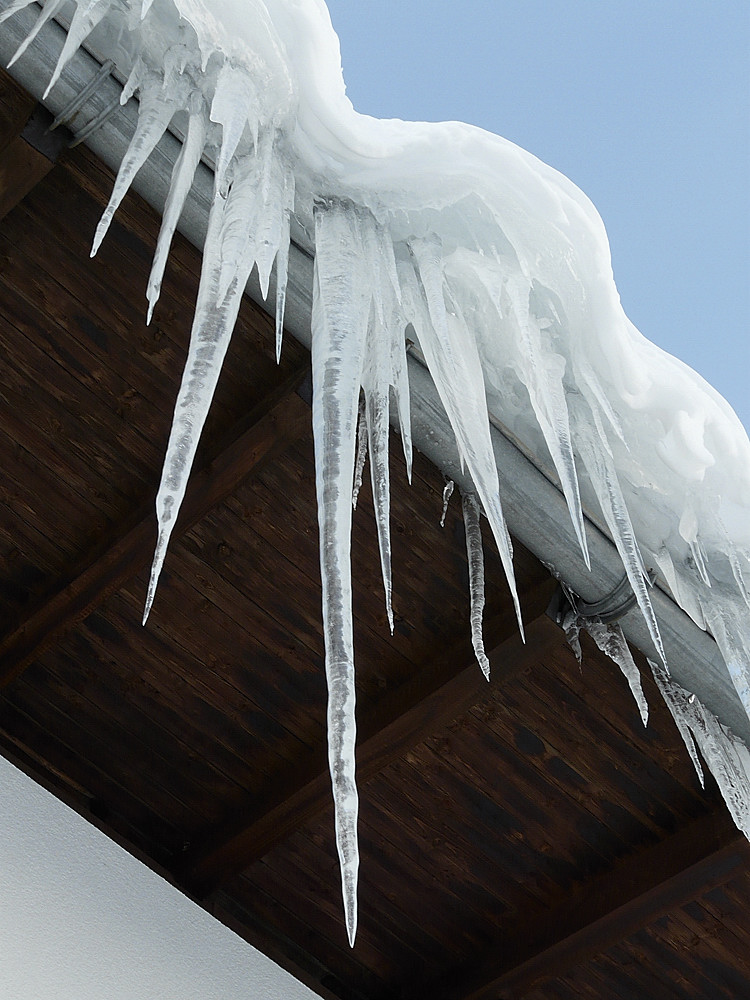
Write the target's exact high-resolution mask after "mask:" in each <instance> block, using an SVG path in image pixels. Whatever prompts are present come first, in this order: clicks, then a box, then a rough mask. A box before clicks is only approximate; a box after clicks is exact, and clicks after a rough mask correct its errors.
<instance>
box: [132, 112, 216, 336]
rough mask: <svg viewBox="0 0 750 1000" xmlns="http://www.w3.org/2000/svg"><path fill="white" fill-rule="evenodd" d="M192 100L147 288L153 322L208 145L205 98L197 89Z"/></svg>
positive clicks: (147, 321) (149, 313)
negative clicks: (175, 240)
mask: <svg viewBox="0 0 750 1000" xmlns="http://www.w3.org/2000/svg"><path fill="white" fill-rule="evenodd" d="M191 102H192V104H193V108H192V110H191V112H190V118H189V119H188V126H187V133H186V135H185V141H184V143H183V145H182V149H181V150H180V155H179V156H178V157H177V161H176V163H175V165H174V169H173V171H172V179H171V181H170V184H169V194H168V196H167V203H166V205H165V207H164V215H163V218H162V223H161V228H160V230H159V239H158V240H157V243H156V251H155V252H154V260H153V263H152V265H151V274H150V275H149V279H148V290H147V292H146V297H147V299H148V316H147V318H146V323H150V322H151V317H152V316H153V314H154V306H155V305H156V303H157V302H158V300H159V294H160V292H161V283H162V279H163V277H164V269H165V267H166V264H167V257H168V256H169V250H170V247H171V246H172V238H173V236H174V234H175V230H176V229H177V223H178V221H179V218H180V215H181V214H182V209H183V207H184V205H185V199H186V198H187V195H188V192H189V191H190V188H191V186H192V183H193V178H194V177H195V171H196V169H197V167H198V164H199V163H200V159H201V156H202V154H203V150H204V148H205V145H206V135H207V129H208V115H207V109H206V106H205V102H204V101H203V98H202V97H200V96H199V95H198V94H197V93H195V94H194V95H193V96H192V97H191Z"/></svg>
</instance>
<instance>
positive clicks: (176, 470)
mask: <svg viewBox="0 0 750 1000" xmlns="http://www.w3.org/2000/svg"><path fill="white" fill-rule="evenodd" d="M241 166H242V165H241ZM255 180H256V177H255V174H254V172H253V170H252V169H250V167H247V169H245V170H244V171H240V175H239V176H238V178H236V180H235V183H234V184H233V186H232V188H231V190H230V192H229V196H228V198H227V200H226V201H225V200H224V199H223V198H221V197H220V196H219V194H218V192H215V195H214V200H213V204H212V205H211V211H210V213H209V217H208V232H207V234H206V242H205V245H204V249H203V263H202V266H201V278H200V285H199V289H198V301H197V303H196V307H195V316H194V318H193V327H192V330H191V333H190V350H189V352H188V358H187V362H186V364H185V371H184V374H183V376H182V384H181V385H180V390H179V394H178V397H177V402H176V404H175V413H174V419H173V422H172V430H171V432H170V437H169V443H168V445H167V454H166V457H165V459H164V470H163V472H162V478H161V484H160V486H159V492H158V494H157V498H156V510H157V519H158V524H159V534H158V540H157V544H156V551H155V553H154V561H153V565H152V568H151V579H150V582H149V589H148V595H147V598H146V607H145V611H144V615H143V621H144V624H145V622H146V620H147V618H148V615H149V611H150V609H151V605H152V604H153V600H154V595H155V594H156V587H157V584H158V580H159V574H160V573H161V568H162V565H163V562H164V556H165V555H166V550H167V545H168V542H169V537H170V535H171V533H172V529H173V527H174V523H175V520H176V518H177V513H178V511H179V508H180V504H181V503H182V498H183V497H184V495H185V489H186V486H187V480H188V476H189V474H190V469H191V467H192V464H193V459H194V458H195V452H196V450H197V448H198V441H199V439H200V435H201V431H202V430H203V424H204V423H205V420H206V416H207V414H208V410H209V407H210V405H211V400H212V399H213V395H214V392H215V390H216V385H217V382H218V379H219V374H220V372H221V366H222V364H223V361H224V357H225V355H226V352H227V348H228V347H229V341H230V339H231V336H232V330H233V329H234V324H235V321H236V319H237V313H238V312H239V308H240V303H241V301H242V293H243V291H244V289H245V285H246V283H247V279H248V277H249V275H250V270H251V269H252V266H253V261H252V259H248V255H247V254H246V253H244V252H243V251H244V248H243V246H242V245H241V242H238V241H237V240H236V239H234V236H235V231H234V228H233V224H234V223H235V222H236V212H237V205H238V204H242V205H246V204H247V203H248V196H249V194H252V192H253V191H254V190H255ZM227 275H229V280H228V281H227Z"/></svg>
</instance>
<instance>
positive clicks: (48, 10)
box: [0, 0, 65, 68]
mask: <svg viewBox="0 0 750 1000" xmlns="http://www.w3.org/2000/svg"><path fill="white" fill-rule="evenodd" d="M33 2H34V0H16V2H15V3H12V4H11V5H10V7H7V8H6V9H5V10H4V11H3V12H2V14H0V24H2V23H3V21H5V20H6V19H7V18H9V17H10V16H11V14H15V13H16V12H17V11H19V10H23V9H24V8H25V7H28V6H30V5H31V4H32V3H33ZM64 3H65V0H45V3H44V7H43V8H42V10H41V11H40V12H39V16H38V17H37V19H36V24H35V25H34V27H33V28H32V29H31V31H30V32H29V33H28V35H27V36H26V38H24V40H23V41H22V42H21V44H20V45H19V46H18V48H17V49H16V52H15V55H14V56H13V58H12V59H11V60H10V62H9V63H8V67H9V68H10V67H11V66H12V65H13V63H14V62H16V60H18V59H20V58H21V56H22V55H23V54H24V52H25V51H26V49H27V48H28V47H29V45H31V43H32V42H33V41H34V39H35V38H36V36H37V35H38V34H39V32H40V31H41V30H42V28H43V27H44V25H45V24H46V23H47V22H48V21H49V20H51V19H52V18H53V17H54V16H55V14H57V12H58V11H59V10H60V8H61V7H62V6H63V5H64Z"/></svg>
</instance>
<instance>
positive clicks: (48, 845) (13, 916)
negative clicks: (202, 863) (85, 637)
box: [0, 758, 316, 1000]
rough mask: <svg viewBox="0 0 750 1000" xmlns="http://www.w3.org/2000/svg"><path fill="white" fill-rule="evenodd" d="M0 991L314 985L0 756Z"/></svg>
mask: <svg viewBox="0 0 750 1000" xmlns="http://www.w3.org/2000/svg"><path fill="white" fill-rule="evenodd" d="M0 997H3V998H4V1000H94V998H96V1000H152V998H153V1000H245V998H247V1000H314V998H315V997H316V994H314V993H312V992H311V991H310V990H308V989H307V988H306V987H305V986H303V985H302V984H301V983H299V982H298V981H297V980H296V979H294V978H293V977H292V976H290V975H289V974H288V973H286V972H284V971H282V970H281V969H280V968H279V967H278V966H277V965H275V964H274V963H273V962H271V961H270V960H269V959H267V958H266V957H265V956H263V955H261V954H260V952H258V951H256V950H255V949H254V948H251V947H250V945H248V944H246V943H245V942H244V941H242V940H241V939H240V938H238V937H237V936H236V935H235V934H233V933H232V932H231V931H229V930H228V929H227V928H226V927H224V926H223V925H221V924H220V923H218V921H216V920H214V919H213V918H212V917H210V916H209V915H208V914H207V913H205V912H204V911H203V910H201V909H200V907H198V906H196V905H195V904H193V903H191V902H190V901H189V900H188V899H186V898H185V897H184V896H183V895H182V894H181V893H180V892H178V891H177V890H176V889H174V888H173V887H172V886H170V885H169V884H168V883H166V882H164V881H163V880H162V879H161V878H159V877H158V876H157V875H155V874H154V873H153V872H152V871H150V870H149V869H148V868H146V867H145V866H144V865H142V864H141V863H140V862H139V861H136V860H135V858H133V857H131V856H130V855H129V854H128V853H127V852H126V851H124V850H122V849H121V848H119V847H118V846H117V845H116V844H114V843H113V842H112V841H110V840H109V839H108V838H107V837H105V836H104V835H103V834H101V833H100V832H99V831H98V830H96V829H95V828H94V827H92V826H90V825H89V824H88V823H86V822H85V821H84V820H83V819H81V817H80V816H78V815H77V814H76V813H74V812H73V811H72V810H71V809H69V808H68V807H67V806H65V805H63V803H61V802H59V801H58V800H57V799H56V798H55V797H54V796H53V795H51V794H49V793H48V792H46V791H45V790H44V789H42V788H40V787H39V786H38V785H37V784H35V783H34V782H32V781H31V780H30V779H29V778H27V777H26V775H24V774H22V773H21V772H20V771H18V770H17V769H16V768H15V767H13V766H12V765H11V764H9V763H8V762H7V761H5V760H4V759H2V758H0Z"/></svg>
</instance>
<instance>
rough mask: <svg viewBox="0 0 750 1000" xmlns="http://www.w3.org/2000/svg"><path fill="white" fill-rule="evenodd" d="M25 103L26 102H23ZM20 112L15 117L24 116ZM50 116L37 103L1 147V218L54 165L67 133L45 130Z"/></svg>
mask: <svg viewBox="0 0 750 1000" xmlns="http://www.w3.org/2000/svg"><path fill="white" fill-rule="evenodd" d="M24 104H25V102H24ZM24 113H25V107H23V111H19V115H18V120H21V119H23V114H24ZM51 122H52V116H51V115H50V114H49V112H48V111H46V110H45V108H43V107H41V105H38V106H37V107H36V109H35V110H34V111H33V113H32V114H31V117H29V118H28V120H27V121H24V124H23V129H22V131H21V132H20V134H19V135H17V136H15V138H13V139H10V141H7V133H6V137H5V138H6V142H5V144H4V148H2V150H0V220H1V219H4V218H5V216H6V215H7V214H8V213H9V212H11V211H12V210H13V209H14V208H15V207H16V205H17V204H18V203H19V202H20V201H23V199H24V198H25V197H26V195H27V194H28V193H29V191H31V190H32V188H34V187H35V186H36V185H37V184H38V183H39V181H41V180H43V179H44V178H45V177H46V176H47V174H48V173H49V172H50V170H51V169H52V168H53V166H54V165H55V162H56V160H57V157H58V155H59V153H60V152H61V151H62V149H64V148H65V145H66V143H67V138H68V136H67V134H66V133H65V130H64V129H62V130H60V131H59V132H48V131H47V127H48V125H50V123H51Z"/></svg>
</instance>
